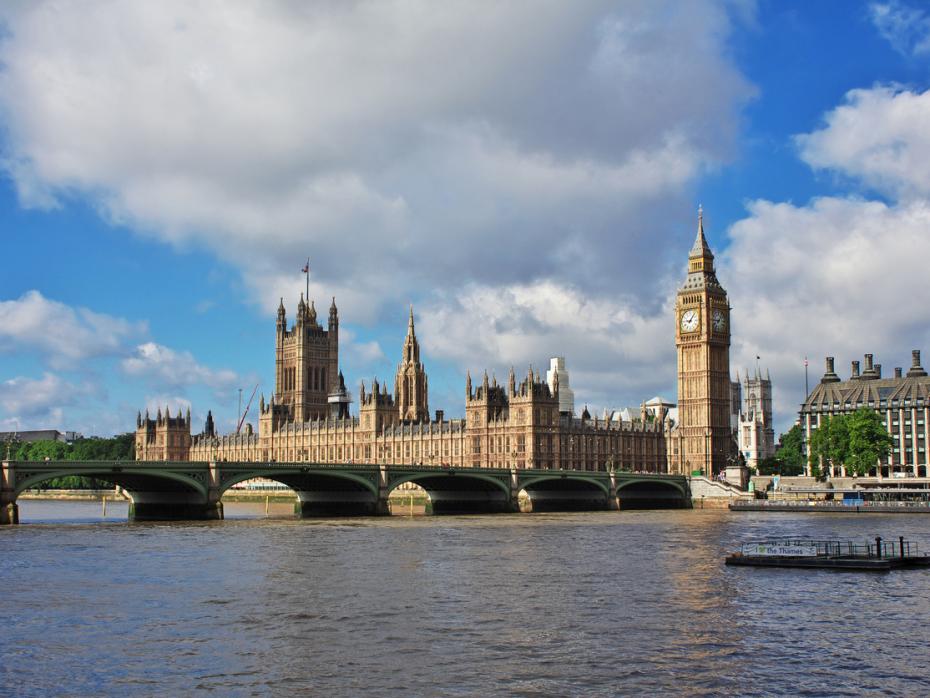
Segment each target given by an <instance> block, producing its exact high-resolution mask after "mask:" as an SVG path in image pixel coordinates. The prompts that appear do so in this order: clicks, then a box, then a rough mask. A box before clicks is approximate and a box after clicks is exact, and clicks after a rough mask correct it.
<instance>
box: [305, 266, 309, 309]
mask: <svg viewBox="0 0 930 698" xmlns="http://www.w3.org/2000/svg"><path fill="white" fill-rule="evenodd" d="M304 270H305V273H306V275H307V297H306V301H307V304H308V305H309V304H310V258H309V257H307V266H305V267H304Z"/></svg>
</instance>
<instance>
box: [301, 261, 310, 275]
mask: <svg viewBox="0 0 930 698" xmlns="http://www.w3.org/2000/svg"><path fill="white" fill-rule="evenodd" d="M300 271H301V272H303V273H304V274H309V273H310V258H309V257H307V263H306V264H304V268H303V269H301V270H300Z"/></svg>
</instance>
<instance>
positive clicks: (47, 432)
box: [0, 429, 84, 443]
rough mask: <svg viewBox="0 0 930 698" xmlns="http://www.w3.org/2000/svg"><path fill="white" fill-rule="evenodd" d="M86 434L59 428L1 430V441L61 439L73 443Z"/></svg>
mask: <svg viewBox="0 0 930 698" xmlns="http://www.w3.org/2000/svg"><path fill="white" fill-rule="evenodd" d="M83 438H84V435H83V434H79V433H78V432H76V431H64V432H62V431H58V430H57V429H27V430H25V431H0V441H21V442H33V441H61V442H63V443H71V442H72V441H77V440H78V439H83Z"/></svg>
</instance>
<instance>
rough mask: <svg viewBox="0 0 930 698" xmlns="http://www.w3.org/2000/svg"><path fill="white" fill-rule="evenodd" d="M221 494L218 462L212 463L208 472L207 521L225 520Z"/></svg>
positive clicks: (205, 513) (205, 508)
mask: <svg viewBox="0 0 930 698" xmlns="http://www.w3.org/2000/svg"><path fill="white" fill-rule="evenodd" d="M221 497H222V493H221V492H220V469H219V467H217V465H216V461H210V463H209V465H208V470H207V504H206V506H205V507H204V518H205V519H222V518H223V501H222V499H221Z"/></svg>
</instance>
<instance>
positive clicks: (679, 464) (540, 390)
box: [136, 214, 736, 475]
mask: <svg viewBox="0 0 930 698" xmlns="http://www.w3.org/2000/svg"><path fill="white" fill-rule="evenodd" d="M713 260H714V256H713V254H712V253H711V251H710V248H709V247H708V245H707V240H706V239H705V238H704V227H703V215H702V214H699V217H698V233H697V238H696V240H695V242H694V247H693V248H692V249H691V253H690V255H689V260H688V277H687V279H686V281H685V283H684V285H683V286H682V287H681V289H680V290H679V292H678V297H677V302H676V311H675V318H676V326H677V330H676V344H677V347H678V398H679V400H678V423H677V424H675V423H674V422H673V420H671V419H669V418H668V415H667V411H666V409H665V407H666V406H665V405H664V403H663V404H662V405H660V407H661V409H659V410H657V411H655V410H654V411H650V410H648V409H647V407H646V405H645V403H644V404H643V405H642V409H641V411H640V415H639V417H638V418H637V417H636V416H635V415H634V414H632V413H631V414H630V415H628V417H627V418H620V419H615V418H609V417H605V418H604V419H597V418H594V419H592V418H591V416H590V414H589V413H588V410H587V409H585V410H584V412H583V413H582V415H581V417H576V416H575V415H574V414H572V413H571V412H560V404H561V405H563V406H564V405H565V404H566V402H565V401H563V400H560V398H561V397H562V396H561V395H560V388H559V375H560V372H559V371H558V370H554V371H551V372H550V375H549V376H548V379H549V380H548V382H547V381H546V380H543V379H541V378H540V375H539V373H538V372H536V373H534V372H533V370H532V369H530V371H529V372H528V373H527V374H526V377H525V378H524V379H523V380H521V381H520V382H519V384H518V383H517V379H516V375H515V374H514V371H513V369H511V371H510V376H509V379H508V381H507V385H506V386H503V385H499V384H498V382H497V379H496V378H489V377H488V375H487V372H485V374H484V376H483V377H482V381H481V384H480V385H478V386H477V387H475V386H473V385H472V379H471V375H470V374H469V375H468V376H467V377H466V387H465V419H446V418H445V417H444V415H443V412H442V411H440V410H437V411H436V414H435V417H434V418H432V419H431V418H430V414H429V390H428V379H427V374H426V368H425V367H424V365H423V363H422V362H421V360H420V346H419V342H418V341H417V337H416V332H415V329H414V318H413V309H412V308H411V310H410V317H409V321H408V326H407V335H406V338H405V339H404V344H403V349H402V358H401V361H400V364H399V365H398V368H397V373H396V375H395V379H394V391H393V393H392V392H390V391H389V389H388V386H387V384H384V383H379V382H378V381H377V380H373V381H372V382H371V384H370V387H369V388H368V389H366V386H365V383H364V382H363V383H362V384H361V388H360V390H359V395H358V416H357V417H353V416H350V414H349V396H348V393H347V391H346V390H345V383H344V380H343V378H342V374H341V373H340V372H339V340H338V331H339V330H338V328H339V319H338V314H337V310H336V302H335V299H333V303H332V306H331V307H330V312H329V323H328V327H327V329H325V330H324V329H323V328H322V327H321V326H320V325H319V324H318V323H317V320H316V310H315V307H314V304H313V302H312V301H310V302H309V305H308V304H307V303H306V302H305V301H304V299H303V296H301V299H300V302H299V303H298V306H297V319H296V321H295V323H294V325H292V326H291V328H290V329H288V328H287V319H286V314H285V310H284V303H283V300H282V302H281V305H280V307H279V308H278V318H277V332H276V339H275V392H274V393H273V394H272V395H271V398H270V400H269V401H268V402H267V403H266V401H265V398H264V396H262V398H261V400H260V403H259V419H258V433H252V432H251V429H250V428H247V429H246V432H245V433H240V434H230V435H226V436H220V435H218V434H216V433H215V431H214V427H213V421H212V416H211V417H209V418H208V424H207V426H206V427H205V429H204V432H203V433H201V434H199V435H196V436H193V437H191V435H190V419H189V417H188V418H187V420H186V421H184V420H179V419H174V420H171V419H169V418H168V417H167V416H166V417H164V418H162V417H159V418H157V419H155V420H151V419H149V418H148V416H146V419H145V420H144V421H143V420H142V418H141V415H140V418H139V420H138V425H137V432H136V433H137V436H136V443H137V451H136V453H137V457H138V458H140V459H142V460H161V459H165V458H169V459H175V460H188V459H190V460H196V461H217V460H226V461H252V462H271V461H280V462H302V461H305V462H317V463H319V462H336V463H346V462H354V463H360V462H361V463H408V464H421V463H422V464H426V465H441V466H448V467H479V468H481V467H497V468H565V469H575V470H607V469H610V468H616V469H620V470H634V471H635V470H639V471H646V472H676V473H683V474H689V473H691V472H694V471H700V472H703V473H706V474H708V475H716V474H717V473H719V472H720V471H722V470H723V469H724V468H725V467H726V465H727V459H728V458H730V457H732V456H733V455H734V454H735V452H736V443H735V440H734V437H733V429H732V426H731V424H730V376H729V373H730V363H729V347H730V307H729V303H728V300H727V294H726V291H724V289H723V287H722V286H721V285H720V283H719V282H718V281H717V277H716V275H715V272H714V264H713ZM555 368H558V367H557V366H556V367H555Z"/></svg>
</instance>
